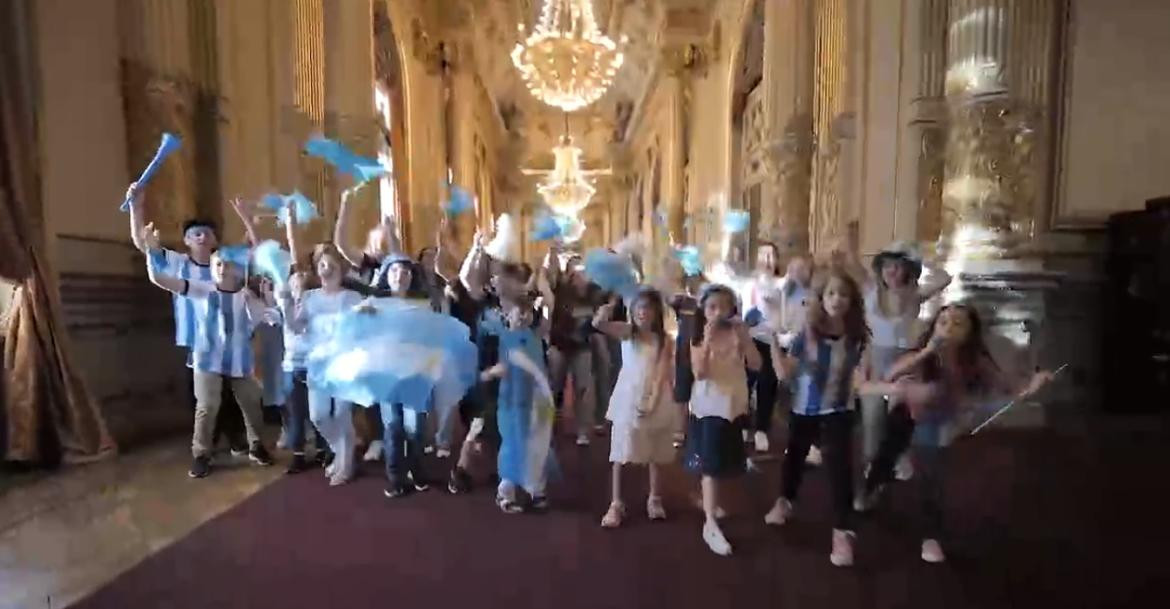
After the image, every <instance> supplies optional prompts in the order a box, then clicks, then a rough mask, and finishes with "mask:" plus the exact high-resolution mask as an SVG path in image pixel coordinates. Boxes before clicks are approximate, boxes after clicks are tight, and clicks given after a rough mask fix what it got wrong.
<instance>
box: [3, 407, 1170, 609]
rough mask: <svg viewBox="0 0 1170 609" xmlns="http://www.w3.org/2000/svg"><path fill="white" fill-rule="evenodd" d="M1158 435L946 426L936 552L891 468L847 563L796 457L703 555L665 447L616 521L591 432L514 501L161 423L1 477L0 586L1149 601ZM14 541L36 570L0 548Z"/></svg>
mask: <svg viewBox="0 0 1170 609" xmlns="http://www.w3.org/2000/svg"><path fill="white" fill-rule="evenodd" d="M1155 423H1156V424H1155ZM1089 429H1093V430H1095V431H1094V436H1090V435H1089V433H1088V432H1089ZM1167 441H1170V422H1168V421H1166V420H1157V421H1154V420H1151V419H1149V418H1144V419H1143V418H1113V419H1095V420H1093V421H1092V422H1090V423H1088V424H1085V423H1083V422H1082V423H1080V424H1076V423H1075V422H1064V423H1059V424H1055V425H1053V426H1052V427H1051V428H1050V430H1048V431H1042V432H1041V431H1019V430H1011V429H1002V430H996V431H994V432H993V433H989V434H987V435H986V436H982V437H979V438H978V439H974V440H971V441H967V442H964V443H963V444H961V445H959V446H957V447H956V449H955V454H954V461H953V468H954V469H953V471H954V473H955V475H954V476H952V481H953V484H951V485H950V486H949V487H948V489H947V492H948V496H947V509H948V521H949V525H950V528H951V531H952V537H953V541H952V542H951V543H950V544H949V545H948V546H947V550H948V553H949V555H950V556H949V558H950V560H949V562H948V563H945V564H944V565H941V566H932V565H927V564H925V563H922V562H921V561H920V560H919V559H918V556H917V544H916V541H915V539H914V536H913V534H912V532H911V531H912V530H913V529H912V526H913V521H912V520H911V517H910V514H913V511H912V509H913V507H914V503H913V496H912V494H911V490H912V489H911V488H909V485H912V484H913V482H911V483H903V484H900V485H899V486H898V487H897V488H896V490H895V492H894V493H893V496H892V499H893V500H892V502H891V504H890V506H889V508H887V509H885V510H884V511H879V512H877V513H876V514H874V515H872V516H869V517H866V518H865V519H864V520H863V522H862V524H861V525H860V526H859V527H858V533H859V542H858V557H857V561H858V564H857V567H856V568H854V569H851V570H839V569H834V568H833V567H832V566H830V565H829V562H828V560H827V545H828V526H829V525H828V521H827V517H826V516H822V514H823V513H826V512H827V504H828V498H827V485H826V484H825V480H824V478H823V476H821V475H817V474H814V475H812V476H810V480H809V481H810V483H809V485H808V488H807V495H806V496H805V497H803V498H802V503H801V505H800V507H799V508H798V518H797V521H796V522H794V523H792V524H790V525H788V527H787V528H785V529H781V530H777V529H771V528H767V527H765V526H764V525H763V523H762V521H761V515H762V514H763V512H764V511H765V510H766V507H767V505H768V504H769V503H770V501H771V499H772V497H773V493H775V485H776V482H775V479H776V462H775V461H773V462H769V463H766V464H765V465H764V467H763V473H761V474H752V475H750V476H748V477H747V478H745V480H746V481H747V483H746V484H745V485H743V486H742V487H740V486H739V485H736V486H737V488H734V490H733V491H732V493H731V495H732V500H731V501H730V502H729V505H728V508H729V511H730V513H731V515H730V518H729V520H728V525H727V527H726V530H727V533H728V536H729V538H730V539H731V540H732V542H733V544H735V548H736V553H735V555H734V556H733V557H732V558H730V559H720V558H718V557H716V556H713V555H712V554H711V553H710V552H708V551H707V549H706V548H705V547H704V546H703V544H702V542H701V541H700V539H699V536H698V528H699V523H700V518H699V515H698V513H697V511H696V510H695V509H694V508H691V507H689V504H688V502H687V500H686V499H685V497H686V496H687V494H688V492H690V491H691V490H692V488H693V480H692V479H691V478H689V477H688V476H686V475H685V474H684V473H683V472H682V471H681V470H678V469H675V470H674V471H671V472H670V475H669V483H668V488H669V491H668V493H667V501H666V504H667V509H668V512H669V513H670V520H669V521H668V522H667V523H665V524H661V525H659V524H651V523H649V522H647V521H646V520H645V516H644V513H642V511H641V505H640V502H639V501H637V500H636V498H638V497H644V496H645V495H644V493H645V482H644V477H642V476H638V480H636V481H635V482H634V483H632V484H631V485H630V487H631V488H629V490H628V497H629V499H628V502H629V503H630V506H631V511H630V514H631V517H630V519H629V522H628V524H627V525H626V526H625V527H623V528H622V529H620V530H618V531H603V530H601V529H600V528H599V527H598V526H597V521H598V519H599V515H600V514H601V513H602V512H603V511H604V508H605V504H606V491H605V487H606V483H607V476H606V473H607V472H608V469H607V467H606V466H605V464H604V455H605V453H606V444H607V442H604V441H601V442H595V443H594V446H593V447H592V448H590V449H588V451H587V452H580V451H579V450H578V449H577V448H576V447H572V446H565V445H566V444H569V442H562V447H561V448H560V450H559V454H560V456H561V460H562V466H563V468H564V479H563V480H562V481H560V482H559V483H557V484H556V485H555V487H554V491H553V509H552V510H551V512H550V513H548V514H546V515H533V516H529V515H522V516H505V515H502V514H500V513H499V511H498V510H497V509H496V508H495V506H494V505H493V504H492V502H491V493H490V491H488V490H486V489H484V488H480V489H478V490H477V492H476V493H475V494H473V495H472V496H470V497H452V496H449V495H447V494H446V493H445V492H441V491H439V490H438V489H433V490H432V491H430V492H428V493H426V494H424V495H421V496H415V497H410V498H407V499H405V500H403V501H400V502H391V501H388V500H386V499H384V498H382V497H381V487H382V484H383V480H382V478H381V476H379V475H378V473H379V472H378V471H377V470H376V469H374V468H371V467H369V466H367V467H366V472H365V473H366V474H367V475H365V476H363V477H361V478H359V479H358V480H357V481H356V482H354V483H352V484H350V485H347V486H343V487H340V488H336V489H330V488H328V487H327V485H326V482H325V480H323V479H322V477H321V476H320V475H319V474H317V473H307V474H305V475H301V476H297V477H292V478H278V479H277V480H276V482H275V483H273V484H266V483H267V482H268V481H270V480H271V479H272V478H273V477H274V476H275V475H276V472H277V471H278V470H277V469H276V468H273V469H267V470H265V469H258V468H247V467H245V468H241V469H238V470H229V471H225V472H222V473H217V474H216V475H215V476H214V478H213V479H211V480H208V481H205V482H204V481H190V480H186V479H184V478H182V477H181V476H178V475H176V472H177V471H178V472H181V471H182V468H183V459H182V452H183V451H182V446H181V444H182V443H181V442H175V443H174V444H173V445H172V444H168V445H167V446H163V447H157V448H154V449H150V450H147V451H143V452H142V453H140V454H133V455H129V456H127V457H125V458H123V459H122V460H119V461H116V462H110V463H105V464H100V465H97V466H93V467H92V468H87V469H82V470H78V471H75V472H71V473H72V474H79V473H83V474H85V478H86V479H87V480H88V482H87V484H86V486H85V488H84V489H83V488H80V487H78V488H76V489H74V490H68V487H69V486H70V484H71V483H70V482H69V481H67V480H66V481H61V480H58V479H57V478H49V479H45V480H41V481H38V482H34V483H32V484H29V485H27V486H24V487H22V488H18V489H16V490H13V491H10V492H9V493H8V494H6V495H5V496H4V497H2V498H0V513H3V514H5V515H6V520H5V530H4V533H3V536H2V537H0V556H5V557H7V558H6V559H5V560H4V561H3V563H0V564H3V565H4V567H3V568H4V571H2V572H0V573H3V574H2V575H0V583H3V584H4V586H3V588H4V589H6V590H15V591H16V593H17V594H18V595H20V596H17V597H16V598H15V599H13V598H11V595H10V594H9V595H6V596H5V600H4V602H3V603H0V607H3V608H4V609H9V608H12V609H16V608H18V607H19V608H21V609H24V608H26V607H41V606H46V605H44V604H36V603H37V601H38V600H40V599H43V594H45V593H49V594H52V595H53V597H54V600H53V603H52V604H51V606H52V607H55V608H56V607H63V606H65V605H66V604H67V603H69V602H71V601H72V600H73V599H76V598H78V597H79V596H84V595H85V594H86V593H87V592H88V591H90V590H95V589H96V590H97V592H96V593H95V594H94V595H93V596H92V597H90V598H88V599H85V600H83V601H81V602H80V603H78V604H77V605H73V606H76V607H81V608H87V609H89V608H102V607H111V608H112V607H119V608H121V607H168V608H171V607H173V608H183V607H192V608H194V607H222V608H231V607H261V606H280V607H285V608H289V609H292V608H298V607H306V608H308V607H326V606H347V607H370V606H379V605H382V604H385V603H390V604H393V605H394V606H410V607H416V606H434V607H451V606H469V605H471V606H477V607H485V608H491V607H505V606H516V605H520V606H533V607H547V606H553V605H554V604H555V605H556V606H559V607H582V608H584V607H589V608H596V607H650V606H661V607H676V608H682V609H686V608H690V607H696V608H698V607H714V606H736V607H742V606H753V607H843V608H844V607H948V608H951V607H956V608H958V607H1007V606H1060V607H1097V606H1106V605H1108V606H1134V607H1141V606H1157V604H1156V603H1155V604H1150V602H1149V601H1146V602H1140V601H1139V599H1140V598H1141V595H1143V594H1144V595H1145V596H1147V597H1149V594H1150V592H1151V591H1159V590H1163V589H1164V587H1165V585H1166V584H1167V583H1170V565H1168V564H1167V563H1166V561H1165V560H1162V554H1161V547H1162V543H1160V542H1159V541H1158V539H1157V538H1156V537H1150V535H1151V534H1154V535H1157V534H1159V533H1157V531H1158V530H1160V529H1158V527H1156V526H1154V527H1151V524H1152V523H1157V522H1159V521H1160V520H1161V511H1162V510H1161V507H1160V506H1159V505H1158V504H1157V503H1156V502H1152V501H1148V500H1146V499H1148V498H1150V497H1157V496H1167V494H1168V493H1170V482H1168V478H1167V477H1166V476H1165V475H1163V472H1164V471H1165V469H1166V466H1167V459H1166V457H1165V455H1164V452H1163V451H1162V447H1164V446H1165V445H1166V442H1167ZM585 454H587V455H588V457H587V458H586V459H582V458H581V456H582V455H585ZM429 465H430V467H431V471H432V472H436V473H437V472H440V471H442V470H443V469H444V468H443V467H441V466H440V465H439V464H438V463H436V462H431V463H430V464H429ZM99 470H101V471H100V473H99ZM67 476H68V475H67ZM67 476H65V477H67ZM99 480H100V482H98V481H99ZM1139 484H1142V485H1146V486H1139ZM1150 484H1153V485H1155V486H1154V487H1152V488H1151V487H1150V486H1148V485H1150ZM1098 485H1100V486H1098ZM53 487H57V488H56V489H54V490H55V492H59V493H64V494H66V495H69V494H70V493H73V495H72V496H70V499H69V500H68V501H61V502H60V503H59V507H58V508H57V509H56V510H54V511H53V512H51V513H43V514H39V515H38V516H36V517H35V518H31V519H29V518H26V519H24V520H18V521H17V522H15V524H13V523H12V521H11V520H10V515H11V514H12V513H13V511H14V510H22V511H25V512H28V511H35V510H36V507H35V506H31V505H29V502H30V501H32V502H50V501H53V498H52V497H51V493H52V492H54V490H50V489H51V488H53ZM1139 488H1140V489H1141V491H1140V492H1141V495H1137V493H1136V492H1135V490H1136V489H1139ZM221 510H226V511H223V513H222V514H219V515H218V516H215V515H214V514H215V513H218V512H219V511H221ZM204 519H208V521H207V522H206V523H204V524H202V526H199V523H200V521H201V520H204ZM192 528H194V530H193V531H191V532H190V534H187V533H188V531H190V530H191V529H192ZM66 535H68V537H69V541H68V542H66V541H64V540H63V537H65V536H66ZM62 548H64V549H62ZM17 553H19V554H21V555H22V557H23V559H24V561H26V562H25V564H26V565H36V566H37V567H39V570H37V569H27V568H23V569H22V570H20V571H14V570H12V558H13V556H14V555H16V554H17ZM139 558H145V560H143V562H141V563H140V564H137V565H136V566H132V565H133V564H134V563H135V562H136V561H137V560H138V559H139ZM30 559H31V561H30ZM127 568H128V569H129V570H128V571H126V572H125V573H123V574H121V575H120V576H119V575H118V573H119V572H121V571H122V570H124V569H127ZM51 573H55V575H50V574H51ZM111 579H112V580H113V581H109V580H111ZM107 582H108V583H107ZM911 582H913V585H912V586H911V585H908V584H910V583H911ZM40 602H42V603H43V600H42V601H40Z"/></svg>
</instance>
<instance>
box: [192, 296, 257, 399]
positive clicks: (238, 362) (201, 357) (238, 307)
mask: <svg viewBox="0 0 1170 609" xmlns="http://www.w3.org/2000/svg"><path fill="white" fill-rule="evenodd" d="M186 300H189V301H190V302H192V303H193V304H194V306H195V311H196V314H195V317H194V319H196V320H197V321H198V323H197V324H196V325H195V329H194V341H193V344H192V347H191V355H190V357H189V358H188V366H190V367H191V368H192V369H194V370H195V371H196V372H209V373H214V374H222V375H223V376H227V377H231V378H241V377H246V376H249V375H250V374H252V329H253V322H252V313H251V310H250V308H249V306H248V297H247V293H246V291H245V290H242V289H241V290H238V291H235V292H225V291H223V290H220V289H218V288H216V287H215V285H214V284H213V283H211V282H203V281H188V283H187V294H186Z"/></svg>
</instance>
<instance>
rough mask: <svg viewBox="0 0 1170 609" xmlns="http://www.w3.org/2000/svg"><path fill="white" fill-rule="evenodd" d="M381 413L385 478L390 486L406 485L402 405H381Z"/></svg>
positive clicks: (404, 431)
mask: <svg viewBox="0 0 1170 609" xmlns="http://www.w3.org/2000/svg"><path fill="white" fill-rule="evenodd" d="M381 412H382V428H383V430H384V431H385V433H384V435H383V438H384V439H383V444H384V446H383V450H384V451H385V453H386V455H385V461H386V478H387V479H388V480H389V481H390V484H391V485H402V484H406V472H407V468H406V428H405V422H404V421H403V408H402V404H382V405H381Z"/></svg>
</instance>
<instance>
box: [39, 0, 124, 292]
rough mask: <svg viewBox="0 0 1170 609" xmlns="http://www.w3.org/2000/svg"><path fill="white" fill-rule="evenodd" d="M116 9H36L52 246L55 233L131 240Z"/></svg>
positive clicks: (63, 5)
mask: <svg viewBox="0 0 1170 609" xmlns="http://www.w3.org/2000/svg"><path fill="white" fill-rule="evenodd" d="M117 4H118V3H117V1H116V0H93V1H92V2H80V3H79V2H72V1H70V0H41V1H38V2H36V3H35V7H36V21H37V34H36V36H35V37H34V39H35V40H36V42H37V52H38V55H39V74H40V78H41V83H40V84H41V92H40V104H41V106H40V108H38V110H39V113H40V115H39V117H38V122H39V128H40V141H41V162H42V166H41V175H42V187H43V189H44V191H43V195H44V213H45V226H46V227H48V232H49V237H50V244H52V243H53V241H52V239H51V238H52V237H53V236H54V235H57V234H69V235H81V236H86V237H101V238H107V239H119V240H128V239H129V237H128V235H127V220H126V215H125V214H122V213H120V212H118V209H117V208H118V205H119V204H120V202H121V199H122V197H123V195H124V194H125V192H126V185H127V184H128V183H129V181H130V180H129V178H128V176H127V168H126V123H125V120H124V119H123V116H122V90H121V71H120V66H119V44H118V22H117V16H118V11H117ZM52 249H53V248H52V247H51V248H50V250H51V251H52ZM60 270H68V269H60Z"/></svg>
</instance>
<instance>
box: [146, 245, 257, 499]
mask: <svg viewBox="0 0 1170 609" xmlns="http://www.w3.org/2000/svg"><path fill="white" fill-rule="evenodd" d="M143 237H144V240H145V243H146V245H147V246H148V247H149V248H150V250H151V251H158V249H159V248H158V233H157V232H156V231H153V230H150V231H147V233H146V234H145V235H144V236H143ZM210 263H211V264H210V268H211V281H204V280H199V279H184V278H180V277H177V276H175V275H171V274H168V273H167V272H166V271H165V270H164V269H163V268H161V267H160V266H159V265H157V264H155V263H153V262H148V263H147V265H146V268H147V273H148V274H149V276H150V281H151V282H152V283H154V284H155V285H157V286H159V287H160V288H163V289H164V290H167V291H169V292H171V293H172V294H176V295H179V296H183V297H186V298H187V299H188V300H189V301H190V302H191V303H193V304H194V312H195V315H194V319H195V324H194V335H193V336H192V349H191V357H190V360H189V362H188V365H189V366H190V367H191V370H192V373H193V374H192V376H193V378H194V381H195V429H194V433H193V434H192V438H191V452H192V454H193V455H194V463H193V464H192V466H191V471H190V476H191V477H192V478H202V477H204V476H206V475H207V474H208V473H210V471H211V452H212V448H213V443H212V436H213V432H214V428H215V417H216V414H217V413H218V412H219V407H220V403H221V396H222V393H221V392H222V389H223V385H224V381H225V380H227V381H228V383H229V384H230V385H231V389H232V393H233V394H234V395H235V398H236V402H238V403H239V405H240V409H241V410H242V411H243V414H244V427H245V429H246V431H247V435H248V444H249V450H248V456H249V458H251V460H252V461H253V462H255V463H257V464H259V465H272V457H271V456H269V454H268V451H267V450H266V449H265V448H264V445H263V444H262V443H261V442H260V435H259V429H260V426H261V424H262V418H261V412H260V388H259V386H258V385H257V384H256V381H255V379H253V378H252V343H251V339H252V329H253V326H254V324H255V323H256V322H259V321H261V320H264V321H266V322H267V321H268V319H269V318H272V317H274V316H272V315H269V311H268V309H267V307H266V306H265V304H264V302H263V301H262V300H260V299H259V298H258V297H256V296H255V295H253V294H252V293H251V292H249V291H248V290H245V289H243V288H244V285H243V283H244V282H243V278H242V276H241V272H240V270H239V269H238V267H236V265H234V264H232V263H231V262H228V261H227V260H225V259H224V258H223V257H221V256H220V255H219V254H218V253H215V254H212V255H211V258H210Z"/></svg>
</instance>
